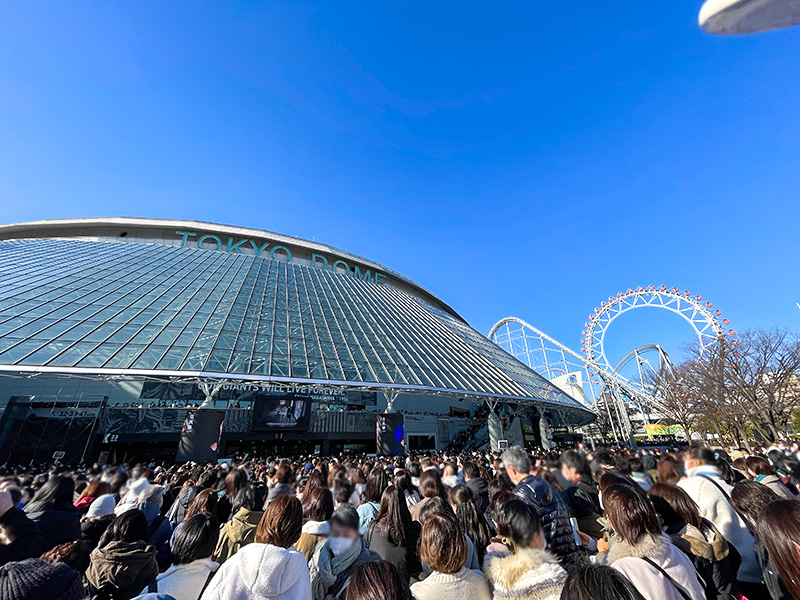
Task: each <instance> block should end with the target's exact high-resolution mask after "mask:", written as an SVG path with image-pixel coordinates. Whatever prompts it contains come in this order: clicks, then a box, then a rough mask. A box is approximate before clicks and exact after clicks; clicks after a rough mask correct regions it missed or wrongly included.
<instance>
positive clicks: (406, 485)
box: [394, 469, 422, 508]
mask: <svg viewBox="0 0 800 600" xmlns="http://www.w3.org/2000/svg"><path fill="white" fill-rule="evenodd" d="M394 486H395V487H396V488H398V489H399V490H400V491H402V492H403V495H404V496H405V498H406V504H407V505H408V508H411V507H412V506H414V505H415V504H416V503H417V502H419V501H420V500H421V499H422V498H420V495H419V492H418V491H417V488H416V487H415V486H414V482H413V481H412V480H411V473H409V472H408V471H406V470H405V469H400V470H399V471H397V472H395V474H394Z"/></svg>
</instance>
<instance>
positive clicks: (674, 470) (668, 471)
mask: <svg viewBox="0 0 800 600" xmlns="http://www.w3.org/2000/svg"><path fill="white" fill-rule="evenodd" d="M656 472H657V473H658V482H659V483H666V484H667V485H678V482H679V481H680V480H681V473H680V471H679V470H678V465H677V464H676V463H675V461H673V460H660V461H658V463H656Z"/></svg>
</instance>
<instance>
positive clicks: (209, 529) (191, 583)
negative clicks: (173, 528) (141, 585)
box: [142, 512, 219, 600]
mask: <svg viewBox="0 0 800 600" xmlns="http://www.w3.org/2000/svg"><path fill="white" fill-rule="evenodd" d="M218 539H219V521H218V520H217V518H216V517H213V516H212V515H210V514H208V513H205V512H202V513H198V514H196V515H194V516H193V517H190V518H189V519H187V520H186V521H185V522H184V526H183V527H182V528H181V530H180V532H179V533H178V535H177V536H175V542H174V543H173V546H172V565H171V566H170V567H169V568H168V569H167V570H166V571H164V572H163V573H161V574H159V575H158V576H157V577H156V580H155V582H153V583H152V584H150V585H149V586H148V587H147V588H146V589H145V590H144V591H143V592H142V593H145V592H151V593H155V592H159V593H162V594H168V595H170V596H172V597H173V598H174V599H175V600H198V599H199V598H200V595H201V594H202V593H203V590H204V589H205V588H206V586H207V585H208V583H209V582H210V581H211V578H212V577H213V576H214V573H215V572H216V571H217V569H218V568H219V564H218V563H216V562H214V561H213V560H211V555H212V553H213V552H214V548H216V546H217V540H218Z"/></svg>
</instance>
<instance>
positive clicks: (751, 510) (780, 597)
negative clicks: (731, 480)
mask: <svg viewBox="0 0 800 600" xmlns="http://www.w3.org/2000/svg"><path fill="white" fill-rule="evenodd" d="M776 500H780V498H778V495H777V494H776V493H775V492H773V491H772V490H771V489H769V488H768V487H767V486H765V485H761V484H760V483H756V482H755V481H750V480H747V479H745V480H743V481H740V482H739V483H737V484H736V485H735V486H733V490H731V504H732V505H733V507H734V508H735V509H736V512H738V513H739V515H740V516H741V517H742V519H744V522H745V523H746V524H747V528H748V529H749V530H750V532H751V533H752V534H753V537H754V538H755V547H756V555H757V556H758V562H759V566H760V567H761V576H762V580H763V582H764V585H765V586H766V588H767V591H768V593H769V596H770V597H771V598H772V599H773V600H785V599H790V598H791V596H790V595H789V592H788V590H787V589H786V586H785V585H784V583H783V581H782V580H781V578H780V576H779V575H778V568H777V567H776V566H775V561H773V560H772V558H771V557H770V555H769V553H768V552H767V550H766V548H765V547H764V541H763V540H762V539H761V537H760V536H759V534H758V528H757V523H758V518H759V517H760V516H761V513H763V512H764V509H765V508H766V506H767V505H768V504H769V503H771V502H775V501H776ZM749 587H751V588H754V589H751V590H750V594H751V596H752V597H753V598H755V597H757V596H756V595H755V594H756V593H758V591H759V590H758V588H755V586H754V585H752V584H751V585H750V586H749ZM762 595H763V594H762Z"/></svg>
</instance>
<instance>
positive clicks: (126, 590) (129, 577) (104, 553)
mask: <svg viewBox="0 0 800 600" xmlns="http://www.w3.org/2000/svg"><path fill="white" fill-rule="evenodd" d="M156 575H158V564H157V563H156V549H155V548H153V547H152V546H150V545H149V544H146V543H144V542H116V541H115V542H109V543H108V544H106V545H105V546H103V547H102V548H96V549H95V550H92V553H91V554H90V555H89V568H88V569H86V580H87V581H88V582H89V591H90V592H91V593H92V594H95V593H97V592H99V591H105V592H108V593H109V594H110V596H111V597H112V598H133V597H134V596H136V595H137V594H138V593H139V592H140V591H141V590H142V588H145V587H147V586H148V585H150V584H151V583H152V582H153V581H154V580H155V578H156Z"/></svg>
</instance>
